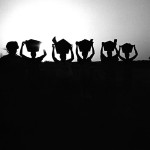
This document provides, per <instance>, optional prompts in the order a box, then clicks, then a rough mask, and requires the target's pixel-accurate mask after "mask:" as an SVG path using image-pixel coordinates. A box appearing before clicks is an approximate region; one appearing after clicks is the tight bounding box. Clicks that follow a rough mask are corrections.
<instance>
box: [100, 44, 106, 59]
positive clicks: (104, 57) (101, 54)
mask: <svg viewBox="0 0 150 150" xmlns="http://www.w3.org/2000/svg"><path fill="white" fill-rule="evenodd" d="M103 47H104V46H103V43H102V47H101V51H100V58H101V61H104V60H106V58H107V57H106V56H105V55H104V54H103Z"/></svg>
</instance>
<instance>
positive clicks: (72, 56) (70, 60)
mask: <svg viewBox="0 0 150 150" xmlns="http://www.w3.org/2000/svg"><path fill="white" fill-rule="evenodd" d="M70 50H71V58H70V59H68V60H67V62H72V61H73V59H74V54H73V50H72V46H71V49H70Z"/></svg>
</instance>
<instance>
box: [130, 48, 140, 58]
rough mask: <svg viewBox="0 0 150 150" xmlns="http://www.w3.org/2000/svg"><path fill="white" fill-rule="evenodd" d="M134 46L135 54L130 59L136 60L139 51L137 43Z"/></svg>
mask: <svg viewBox="0 0 150 150" xmlns="http://www.w3.org/2000/svg"><path fill="white" fill-rule="evenodd" d="M133 47H134V51H135V55H134V56H133V57H132V58H130V60H134V59H135V58H136V57H137V56H138V52H137V50H136V47H135V45H134V46H133Z"/></svg>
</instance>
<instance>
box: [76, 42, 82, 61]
mask: <svg viewBox="0 0 150 150" xmlns="http://www.w3.org/2000/svg"><path fill="white" fill-rule="evenodd" d="M76 55H77V61H80V60H82V58H81V57H80V55H79V53H78V45H76Z"/></svg>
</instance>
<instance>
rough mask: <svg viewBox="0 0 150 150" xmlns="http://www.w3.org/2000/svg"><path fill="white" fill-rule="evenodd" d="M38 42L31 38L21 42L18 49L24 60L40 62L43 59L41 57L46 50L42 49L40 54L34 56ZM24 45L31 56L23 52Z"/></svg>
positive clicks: (37, 48)
mask: <svg viewBox="0 0 150 150" xmlns="http://www.w3.org/2000/svg"><path fill="white" fill-rule="evenodd" d="M40 44H41V42H40V41H37V40H33V39H30V40H27V41H24V42H22V46H21V49H20V56H21V57H22V58H24V59H25V60H31V61H35V62H41V61H42V60H43V58H44V57H45V56H46V51H45V50H44V54H43V55H42V56H40V57H37V58H36V52H38V51H39V47H40ZM24 45H26V47H27V50H28V52H30V53H31V58H29V57H27V56H25V55H24V54H23V46H24Z"/></svg>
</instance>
